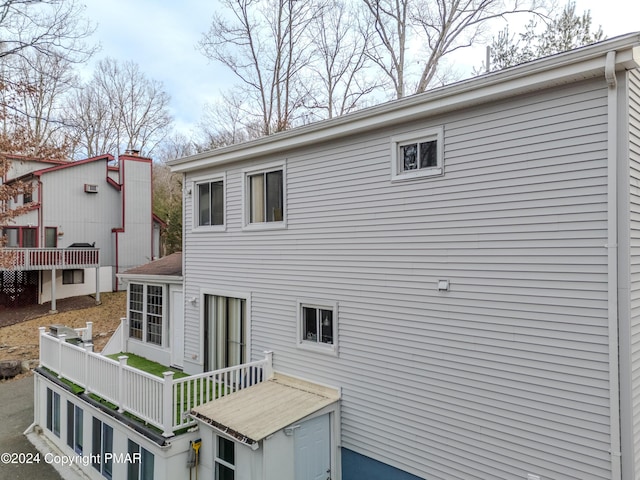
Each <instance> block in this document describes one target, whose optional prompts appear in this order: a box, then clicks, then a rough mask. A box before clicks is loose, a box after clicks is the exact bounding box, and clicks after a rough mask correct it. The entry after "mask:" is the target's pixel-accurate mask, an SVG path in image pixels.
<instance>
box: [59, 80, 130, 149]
mask: <svg viewBox="0 0 640 480" xmlns="http://www.w3.org/2000/svg"><path fill="white" fill-rule="evenodd" d="M113 113H114V112H113V110H112V106H111V104H110V101H109V98H108V97H107V96H106V95H104V94H103V92H101V91H100V90H99V89H98V88H96V86H95V84H92V83H89V84H87V85H84V86H83V87H80V88H78V89H76V90H74V92H73V93H72V95H71V96H70V98H69V100H68V103H67V113H66V122H67V123H68V124H69V125H70V129H71V132H72V138H73V150H74V153H73V156H74V157H75V158H86V157H95V156H96V155H101V154H103V153H108V152H113V153H116V152H118V138H119V136H118V118H117V116H116V115H114V114H113Z"/></svg>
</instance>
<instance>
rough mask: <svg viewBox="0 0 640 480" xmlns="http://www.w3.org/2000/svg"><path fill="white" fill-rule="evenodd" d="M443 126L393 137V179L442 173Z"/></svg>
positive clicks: (406, 178)
mask: <svg viewBox="0 0 640 480" xmlns="http://www.w3.org/2000/svg"><path fill="white" fill-rule="evenodd" d="M443 172H444V169H443V129H442V127H438V128H431V129H426V130H421V131H419V132H411V133H407V134H402V135H396V136H394V137H392V138H391V179H392V180H410V179H413V178H421V177H431V176H436V175H442V174H443Z"/></svg>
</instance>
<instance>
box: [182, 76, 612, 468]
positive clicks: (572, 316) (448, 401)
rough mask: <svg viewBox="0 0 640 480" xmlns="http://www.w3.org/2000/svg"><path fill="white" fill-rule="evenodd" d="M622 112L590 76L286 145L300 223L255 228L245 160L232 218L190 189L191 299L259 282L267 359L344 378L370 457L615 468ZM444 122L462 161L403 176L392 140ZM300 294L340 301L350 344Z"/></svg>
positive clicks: (357, 444)
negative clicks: (612, 213) (214, 227)
mask: <svg viewBox="0 0 640 480" xmlns="http://www.w3.org/2000/svg"><path fill="white" fill-rule="evenodd" d="M606 120H607V119H606V89H605V88H603V85H602V84H599V83H585V84H581V85H575V86H573V87H566V88H559V89H555V90H554V91H553V92H545V93H539V94H536V95H529V96H526V97H525V96H523V97H520V98H517V99H513V101H510V102H504V103H500V104H496V105H492V106H491V107H486V108H480V107H478V108H474V109H470V110H469V111H465V112H460V113H458V114H453V115H449V116H446V117H441V118H433V119H429V120H425V121H424V122H414V123H413V124H411V125H405V126H404V127H402V128H394V129H391V130H388V131H386V130H385V131H376V132H371V133H369V134H367V135H362V136H359V137H358V138H350V139H346V140H343V141H340V142H333V143H331V144H325V145H318V146H317V147H315V148H306V149H301V150H298V151H295V152H289V153H288V154H287V157H286V161H287V200H286V209H287V223H288V226H287V229H283V230H273V231H242V230H241V226H242V225H241V217H242V215H241V213H242V205H241V198H242V195H241V191H242V184H241V183H242V181H241V180H242V169H243V168H247V167H249V166H250V165H259V163H260V162H253V163H251V164H249V163H243V164H240V165H232V166H229V167H228V168H227V169H226V178H227V198H226V200H227V228H226V232H221V233H202V232H192V231H191V225H192V220H193V219H192V211H191V210H192V208H193V207H192V199H193V197H189V198H187V201H186V202H185V206H186V211H185V225H186V229H187V234H186V237H185V252H186V279H187V280H186V292H185V295H186V296H191V295H198V294H199V292H200V289H201V288H206V289H208V290H213V291H215V290H221V291H229V290H231V291H245V292H250V293H251V294H252V297H251V308H252V311H251V322H252V323H251V334H252V338H251V342H252V354H253V356H254V357H256V358H257V357H259V356H260V355H261V352H262V351H263V350H267V349H269V350H273V351H274V362H275V367H276V369H278V370H281V371H284V372H288V373H290V374H294V375H299V376H303V377H306V378H309V379H313V380H316V381H321V382H324V383H328V384H334V385H339V386H342V388H343V403H342V417H343V418H342V420H343V421H342V445H343V446H345V447H347V448H349V449H351V450H353V451H356V452H358V453H361V454H364V455H367V456H370V457H373V458H375V459H377V460H380V461H382V462H385V463H388V464H391V465H394V466H396V467H398V468H401V469H403V470H406V471H409V472H411V473H413V474H415V475H418V476H420V477H424V478H429V479H430V480H431V479H434V480H436V479H442V480H444V479H446V480H450V479H454V478H460V479H463V478H464V479H480V478H495V479H512V478H526V473H534V474H537V475H540V476H541V477H542V478H545V479H554V478H555V479H581V480H588V479H600V478H608V477H609V454H608V448H609V383H608V361H609V359H608V338H607V250H606V248H604V245H605V244H606V242H607V238H606V237H607V216H606V211H607V190H606V173H607V167H606V152H607V148H606ZM434 125H443V126H444V143H445V175H444V176H442V177H438V178H429V179H420V180H416V181H410V182H398V183H391V182H390V176H391V167H390V143H389V142H390V138H391V137H392V136H393V135H396V134H398V133H404V132H408V131H411V130H416V131H418V130H421V129H424V128H428V127H430V126H434ZM276 160H284V157H269V158H264V159H263V160H262V161H264V162H270V161H276ZM215 172H216V171H214V170H211V172H210V173H211V174H213V173H215ZM204 173H206V172H204V171H203V172H198V175H202V174H204ZM187 181H189V177H188V178H187ZM441 278H446V279H449V280H450V282H451V291H450V292H447V293H439V292H437V291H436V282H437V280H438V279H441ZM301 299H327V300H331V301H337V302H338V303H339V315H338V317H339V336H338V342H339V345H338V349H339V355H338V356H337V357H333V356H328V355H322V354H318V353H314V352H308V351H306V350H301V349H298V348H296V302H297V301H298V300H301ZM199 315H200V313H199V306H198V305H196V306H191V305H190V304H187V312H186V339H185V340H186V341H185V345H186V350H187V352H186V355H187V358H192V357H193V356H199V355H201V339H200V332H199V325H200V317H199Z"/></svg>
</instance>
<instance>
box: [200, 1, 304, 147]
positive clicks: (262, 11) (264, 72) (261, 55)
mask: <svg viewBox="0 0 640 480" xmlns="http://www.w3.org/2000/svg"><path fill="white" fill-rule="evenodd" d="M222 5H223V6H224V7H225V10H226V14H222V13H219V14H216V16H215V17H214V19H213V21H212V23H211V27H210V29H209V31H208V32H207V33H206V34H204V35H203V37H202V39H201V40H200V43H199V47H200V50H201V51H202V53H203V54H204V55H205V56H206V57H207V58H209V59H211V60H215V61H218V62H220V63H222V64H223V65H225V66H227V67H228V68H229V69H230V70H231V71H232V72H233V73H234V74H235V75H236V76H237V77H238V78H239V79H240V80H241V82H242V88H243V90H244V92H245V94H246V96H247V99H248V100H251V101H252V102H253V103H254V105H255V106H254V107H250V108H249V111H255V112H257V113H254V116H256V117H258V118H259V120H260V123H261V124H262V133H263V134H264V135H269V134H271V133H273V132H278V131H282V130H285V129H287V128H289V127H290V126H291V124H292V123H293V122H294V120H295V117H296V114H297V113H298V110H299V109H300V107H301V106H302V104H303V99H304V95H305V93H306V91H305V88H303V84H302V82H301V79H300V72H301V70H302V69H303V68H304V67H306V65H307V64H308V55H309V42H308V38H307V36H306V33H307V32H306V29H307V26H308V24H309V22H310V20H311V18H312V15H313V11H314V9H315V6H314V4H313V2H312V1H311V0H223V1H222Z"/></svg>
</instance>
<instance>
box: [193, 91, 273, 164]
mask: <svg viewBox="0 0 640 480" xmlns="http://www.w3.org/2000/svg"><path fill="white" fill-rule="evenodd" d="M250 107H251V104H250V103H248V102H246V100H245V96H244V94H243V92H242V90H230V91H228V92H225V93H224V95H223V96H222V98H221V99H220V100H218V101H216V102H215V103H211V104H208V105H205V107H204V112H203V115H202V118H201V119H200V122H199V123H198V137H199V141H198V143H197V148H198V150H200V151H204V150H210V149H213V148H219V147H224V146H227V145H233V144H236V143H240V142H246V141H247V140H252V139H255V138H259V137H261V136H262V135H263V134H264V133H263V132H264V131H263V128H262V123H261V122H256V118H255V116H254V115H252V113H251V111H250Z"/></svg>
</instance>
